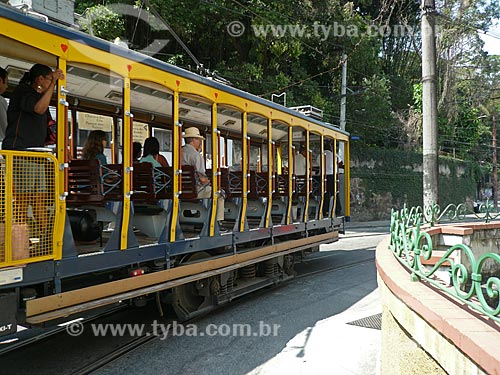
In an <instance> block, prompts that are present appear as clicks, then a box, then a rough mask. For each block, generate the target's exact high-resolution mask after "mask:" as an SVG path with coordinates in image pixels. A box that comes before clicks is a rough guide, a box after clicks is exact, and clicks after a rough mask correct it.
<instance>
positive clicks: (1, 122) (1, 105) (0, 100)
mask: <svg viewBox="0 0 500 375" xmlns="http://www.w3.org/2000/svg"><path fill="white" fill-rule="evenodd" d="M8 86H9V77H8V73H7V71H6V70H5V69H3V68H0V142H2V141H3V139H4V138H5V129H7V100H5V98H4V97H3V96H2V95H3V93H4V92H5V91H6V90H7V87H8Z"/></svg>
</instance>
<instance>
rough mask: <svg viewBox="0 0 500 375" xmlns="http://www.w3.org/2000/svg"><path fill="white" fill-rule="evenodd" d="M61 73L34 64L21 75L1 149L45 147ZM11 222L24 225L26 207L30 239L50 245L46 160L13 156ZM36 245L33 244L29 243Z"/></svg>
mask: <svg viewBox="0 0 500 375" xmlns="http://www.w3.org/2000/svg"><path fill="white" fill-rule="evenodd" d="M63 78H64V74H63V72H62V70H60V69H56V70H55V71H52V69H51V68H49V67H48V66H46V65H42V64H35V65H33V66H32V67H31V69H30V70H29V71H28V72H26V73H25V74H24V76H23V77H22V78H21V81H20V82H19V85H18V86H17V87H16V89H15V90H14V92H13V93H12V96H11V98H10V102H9V107H8V110H7V129H6V131H5V138H4V140H3V143H2V148H3V149H5V150H19V151H23V150H26V149H29V148H32V147H43V146H45V139H46V137H47V126H48V121H49V120H50V119H51V117H50V114H49V111H48V110H49V105H50V100H51V99H52V94H53V92H54V87H55V85H56V83H57V80H58V79H63ZM13 159H14V160H13V177H14V186H13V188H14V192H15V200H14V220H15V221H17V222H20V223H23V224H24V223H27V222H28V211H29V210H28V206H31V212H32V215H33V218H34V219H35V221H34V223H33V224H29V232H30V239H31V240H32V241H35V238H37V237H38V241H39V242H38V243H45V244H44V246H51V244H50V242H49V241H51V236H47V233H50V226H49V224H50V223H49V221H48V209H49V207H50V206H51V205H52V204H53V203H51V202H50V199H49V194H48V191H47V184H46V180H45V178H46V177H45V171H46V167H48V165H46V163H47V161H46V159H43V158H38V157H33V158H25V157H20V156H19V155H15V156H13ZM33 243H36V242H33Z"/></svg>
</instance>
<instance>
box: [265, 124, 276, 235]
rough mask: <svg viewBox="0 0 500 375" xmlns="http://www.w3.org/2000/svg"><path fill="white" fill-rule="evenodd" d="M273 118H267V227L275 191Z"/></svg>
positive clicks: (267, 226)
mask: <svg viewBox="0 0 500 375" xmlns="http://www.w3.org/2000/svg"><path fill="white" fill-rule="evenodd" d="M272 131H273V120H272V119H271V118H268V119H267V210H266V224H265V227H266V228H269V225H270V220H271V209H272V207H273V193H274V183H273V182H274V156H273V153H274V142H273V135H272Z"/></svg>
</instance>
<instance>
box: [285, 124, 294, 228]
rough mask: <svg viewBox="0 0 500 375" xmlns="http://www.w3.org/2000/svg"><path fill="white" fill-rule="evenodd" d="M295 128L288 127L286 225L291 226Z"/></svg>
mask: <svg viewBox="0 0 500 375" xmlns="http://www.w3.org/2000/svg"><path fill="white" fill-rule="evenodd" d="M293 149H294V147H293V127H292V126H291V125H290V126H289V127H288V205H287V209H286V211H287V212H286V223H287V224H290V223H291V222H292V218H291V212H292V198H293V192H294V190H295V186H294V183H293V173H295V155H294V152H293Z"/></svg>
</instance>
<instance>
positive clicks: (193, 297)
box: [172, 252, 214, 321]
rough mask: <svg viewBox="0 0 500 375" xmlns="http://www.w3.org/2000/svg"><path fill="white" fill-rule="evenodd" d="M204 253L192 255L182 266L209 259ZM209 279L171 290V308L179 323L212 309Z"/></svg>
mask: <svg viewBox="0 0 500 375" xmlns="http://www.w3.org/2000/svg"><path fill="white" fill-rule="evenodd" d="M209 257H210V254H208V253H206V252H199V253H194V254H192V255H190V256H188V257H186V258H185V259H183V260H182V261H181V265H182V264H186V263H190V262H193V261H197V260H201V259H205V258H209ZM213 307H214V306H213V303H212V298H211V293H210V279H201V280H197V281H193V282H191V283H188V284H183V285H180V286H177V287H175V288H173V289H172V308H173V309H174V312H175V314H176V315H177V317H178V319H179V320H180V321H185V320H187V319H190V318H193V317H194V316H196V315H199V314H201V313H203V312H205V311H208V310H211V309H212V308H213Z"/></svg>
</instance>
